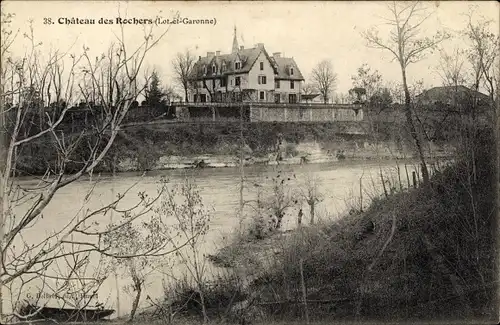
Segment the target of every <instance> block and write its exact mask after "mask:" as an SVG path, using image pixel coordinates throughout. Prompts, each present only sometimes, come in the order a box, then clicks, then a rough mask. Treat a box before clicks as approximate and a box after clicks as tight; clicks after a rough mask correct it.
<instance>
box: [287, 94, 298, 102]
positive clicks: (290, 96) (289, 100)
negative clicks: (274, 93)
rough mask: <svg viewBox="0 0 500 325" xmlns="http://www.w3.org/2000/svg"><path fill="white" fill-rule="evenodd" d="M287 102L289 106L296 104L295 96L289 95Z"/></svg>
mask: <svg viewBox="0 0 500 325" xmlns="http://www.w3.org/2000/svg"><path fill="white" fill-rule="evenodd" d="M288 102H289V103H290V104H295V103H297V94H290V95H288Z"/></svg>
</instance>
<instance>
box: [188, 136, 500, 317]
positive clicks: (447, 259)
mask: <svg viewBox="0 0 500 325" xmlns="http://www.w3.org/2000/svg"><path fill="white" fill-rule="evenodd" d="M492 148H494V141H492V140H491V138H489V137H485V136H484V134H482V135H480V136H479V138H478V139H476V141H475V145H474V149H475V152H474V155H473V156H470V152H469V151H468V150H467V151H465V152H463V154H464V155H462V156H461V158H460V159H457V161H456V162H455V163H454V164H453V165H451V166H447V167H445V168H443V169H441V170H439V171H437V172H436V173H435V174H434V175H433V177H432V179H431V182H430V184H428V185H426V186H422V187H419V188H412V189H407V190H401V191H397V192H396V193H392V194H387V193H386V194H385V195H384V194H383V193H382V194H381V195H380V196H377V197H375V198H374V199H373V201H372V204H371V205H370V206H369V207H368V208H367V209H366V210H364V211H359V210H358V211H353V213H351V214H350V215H348V216H346V217H345V218H343V219H340V220H338V221H334V222H325V223H320V224H315V225H310V226H307V227H302V228H299V229H298V230H296V231H293V232H289V233H286V234H282V233H279V232H278V233H276V234H275V235H272V236H270V237H268V238H265V239H262V240H255V239H253V240H242V238H241V237H240V238H238V240H236V241H234V242H233V243H231V244H230V245H228V246H225V247H223V248H222V249H221V250H219V252H218V253H217V254H215V255H214V256H212V257H211V258H210V259H211V261H212V262H213V263H216V264H217V265H220V266H223V267H226V268H228V269H229V270H232V271H234V273H235V274H237V275H238V276H239V277H240V279H242V281H246V282H248V284H247V287H246V290H245V292H246V298H244V299H242V300H240V301H235V302H234V308H233V309H232V310H233V311H236V312H235V313H236V315H237V317H243V318H245V317H250V319H253V317H256V315H259V316H258V317H261V318H262V319H266V320H297V319H302V320H304V319H307V318H306V317H308V318H309V319H310V320H319V319H320V320H322V321H325V320H331V321H340V320H345V321H374V320H376V321H422V320H425V321H436V320H439V321H443V320H447V321H451V322H471V321H472V322H473V323H496V322H497V321H498V304H497V302H498V301H497V296H496V293H497V288H498V284H497V281H496V277H497V275H498V264H497V263H498V252H497V248H496V247H497V245H496V244H497V243H498V241H497V239H496V238H497V231H498V227H497V225H498V224H497V220H496V212H497V206H496V200H495V194H496V193H497V184H496V173H497V171H496V166H497V164H496V152H495V150H492ZM467 175H472V176H471V177H472V178H471V177H467ZM474 179H475V180H474ZM369 225H371V226H369ZM238 293H239V292H238ZM225 294H226V295H227V296H231V294H235V292H225ZM194 312H196V311H194ZM235 313H232V314H231V316H232V317H233V316H235ZM306 315H308V316H306Z"/></svg>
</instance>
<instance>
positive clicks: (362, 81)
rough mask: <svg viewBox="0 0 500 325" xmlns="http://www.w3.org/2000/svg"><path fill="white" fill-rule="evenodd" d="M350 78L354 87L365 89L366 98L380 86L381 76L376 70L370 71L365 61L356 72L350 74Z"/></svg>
mask: <svg viewBox="0 0 500 325" xmlns="http://www.w3.org/2000/svg"><path fill="white" fill-rule="evenodd" d="M351 80H352V84H353V86H354V87H357V88H363V89H365V91H366V94H365V95H366V98H367V100H369V99H370V98H371V97H372V96H373V95H375V93H376V92H378V91H379V90H380V88H382V76H381V75H380V73H379V72H378V70H375V71H372V69H371V68H370V66H368V64H366V63H364V64H363V65H362V66H361V67H359V68H358V71H357V74H356V75H354V76H352V77H351Z"/></svg>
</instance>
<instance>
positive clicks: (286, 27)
mask: <svg viewBox="0 0 500 325" xmlns="http://www.w3.org/2000/svg"><path fill="white" fill-rule="evenodd" d="M386 5H387V3H386V2H383V1H380V2H378V1H373V2H371V1H370V2H368V1H366V2H365V1H329V2H320V1H318V2H314V1H307V2H278V1H276V2H267V1H263V2H260V1H255V2H163V1H156V2H153V1H133V2H120V1H102V2H98V1H96V2H91V1H37V2H35V1H4V2H2V11H5V12H10V13H14V14H15V15H16V17H15V19H14V21H13V27H14V29H15V30H17V29H18V28H19V29H20V35H21V36H22V33H24V32H27V31H28V30H29V28H28V26H29V24H28V20H30V19H33V26H34V32H35V37H36V38H37V40H40V41H42V42H43V45H42V47H43V49H44V51H47V53H48V51H49V50H50V49H59V50H64V51H66V50H68V49H69V50H70V52H71V53H75V54H77V53H81V49H82V45H84V44H85V45H86V46H88V47H90V48H91V50H92V51H93V52H94V53H95V54H96V55H97V54H100V53H102V52H104V51H105V50H106V49H107V47H108V46H109V44H110V43H111V42H112V41H113V40H114V39H115V35H116V34H117V33H118V32H119V29H118V25H116V24H114V25H99V24H96V25H64V24H58V23H57V20H58V19H59V18H60V17H67V18H72V17H78V18H88V19H95V20H96V21H97V20H98V19H99V18H101V17H103V18H109V19H115V18H116V17H117V16H118V15H119V13H120V15H121V16H122V17H123V16H127V17H128V18H133V17H135V18H138V19H139V18H155V17H156V16H162V17H164V18H170V17H172V16H173V14H174V13H175V12H179V14H180V16H182V17H188V18H192V19H197V18H203V19H213V18H215V19H216V20H217V23H216V25H215V26H213V25H171V27H170V30H169V31H168V33H167V34H166V36H165V37H164V38H163V39H162V41H161V42H160V43H159V44H158V46H157V47H155V48H154V50H152V52H151V53H150V55H149V56H148V60H147V62H146V64H147V66H148V67H149V68H153V67H154V68H156V69H158V70H159V71H160V73H161V75H162V76H163V77H164V80H163V83H164V84H165V83H170V82H171V78H172V68H171V61H172V58H173V57H174V55H175V53H176V52H179V51H183V50H185V49H187V48H189V49H190V50H192V51H193V52H194V53H195V55H196V56H198V55H202V56H204V55H206V52H207V51H217V50H220V51H221V52H222V53H227V52H229V51H230V50H231V45H232V39H233V28H234V26H235V25H236V27H237V34H238V40H239V42H240V45H245V47H253V45H254V44H255V43H264V44H265V47H266V50H267V51H268V52H269V53H270V54H271V53H273V52H282V54H283V55H285V56H291V57H294V59H295V60H296V62H297V64H298V66H299V68H300V69H301V71H302V73H303V75H304V76H305V78H306V81H309V77H310V74H311V70H312V69H313V67H314V65H315V64H317V63H318V62H319V61H321V60H323V59H330V60H331V61H332V63H333V66H334V70H335V71H336V73H337V75H338V84H337V92H347V91H348V90H349V89H350V88H351V87H352V81H351V76H352V75H353V74H355V73H356V69H357V68H358V67H360V66H361V65H362V64H363V63H367V64H368V65H369V66H370V67H372V69H377V70H379V72H380V73H381V74H382V76H383V78H384V80H385V81H389V82H391V81H394V82H399V81H400V71H399V69H398V65H397V63H395V62H391V59H392V58H391V57H390V56H389V54H388V53H385V52H381V51H379V50H374V49H369V48H366V47H365V41H364V40H363V38H362V37H361V36H360V32H362V31H364V30H366V29H368V28H370V27H373V26H378V27H380V28H381V35H382V36H383V33H382V31H383V30H384V28H387V27H386V26H384V25H381V24H382V23H383V20H382V18H381V17H384V16H387V10H386ZM471 5H475V6H477V13H478V16H479V15H484V16H485V17H487V18H488V19H492V20H494V21H495V24H494V26H493V27H494V28H496V32H498V29H499V25H498V22H499V8H500V7H499V5H498V2H497V1H488V2H486V1H484V2H465V1H446V2H443V1H441V2H439V1H429V2H427V6H428V8H429V10H430V11H433V12H434V14H433V16H432V17H431V18H430V19H429V20H428V21H427V22H426V23H425V24H424V25H423V26H422V29H423V31H424V32H425V33H432V32H434V31H436V30H438V29H445V30H447V31H450V32H454V31H459V30H461V29H463V28H464V27H465V22H466V17H464V15H463V14H465V13H467V12H468V10H469V7H470V6H471ZM43 18H51V19H52V21H55V23H54V24H52V25H44V24H43ZM165 26H166V25H164V26H161V27H160V29H159V30H158V31H156V32H155V34H156V35H159V34H161V30H164V28H165ZM142 28H143V26H141V25H129V26H127V27H126V28H125V32H126V35H127V40H128V44H129V45H130V46H131V47H133V45H134V44H135V43H138V42H139V41H140V37H141V36H142V35H143V30H142ZM18 41H19V42H17V44H16V46H15V47H14V52H15V53H21V51H23V45H22V41H23V39H22V37H21V38H19V39H18ZM444 46H445V47H446V48H447V49H448V50H449V51H452V50H453V49H454V48H455V47H462V48H463V47H464V41H463V40H461V39H454V40H451V41H448V42H447V43H446V44H444ZM438 59H439V54H438V53H434V54H432V55H430V56H429V57H428V58H427V59H426V60H423V61H420V62H418V63H416V64H414V65H412V66H411V67H410V68H409V72H408V77H409V81H410V82H413V81H416V80H420V79H422V80H423V81H424V84H425V85H426V86H427V87H429V86H436V85H439V84H440V83H441V79H440V78H439V75H438V74H437V72H436V67H437V65H438Z"/></svg>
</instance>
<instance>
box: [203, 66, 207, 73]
mask: <svg viewBox="0 0 500 325" xmlns="http://www.w3.org/2000/svg"><path fill="white" fill-rule="evenodd" d="M203 74H207V66H206V65H204V66H203Z"/></svg>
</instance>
